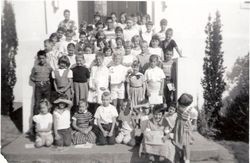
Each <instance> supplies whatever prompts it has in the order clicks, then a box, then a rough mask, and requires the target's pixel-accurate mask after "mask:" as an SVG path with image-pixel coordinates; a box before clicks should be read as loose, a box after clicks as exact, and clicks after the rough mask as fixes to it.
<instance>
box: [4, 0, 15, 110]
mask: <svg viewBox="0 0 250 163" xmlns="http://www.w3.org/2000/svg"><path fill="white" fill-rule="evenodd" d="M1 24H2V25H1V28H2V30H1V34H2V41H1V53H2V56H1V65H2V66H1V71H2V72H1V73H2V75H1V80H2V82H1V83H2V84H1V91H2V96H1V111H2V114H9V113H10V112H11V111H12V109H13V106H12V105H13V100H14V95H13V88H14V85H15V83H16V80H17V79H16V75H15V68H16V62H15V55H16V54H17V46H18V40H17V33H16V25H15V24H16V21H15V14H14V11H13V8H12V4H11V3H10V2H9V1H7V0H5V1H4V8H3V14H2V18H1Z"/></svg>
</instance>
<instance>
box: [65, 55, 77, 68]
mask: <svg viewBox="0 0 250 163" xmlns="http://www.w3.org/2000/svg"><path fill="white" fill-rule="evenodd" d="M67 57H68V58H69V62H70V66H69V67H71V66H72V65H75V64H76V55H75V54H73V55H72V56H69V55H67Z"/></svg>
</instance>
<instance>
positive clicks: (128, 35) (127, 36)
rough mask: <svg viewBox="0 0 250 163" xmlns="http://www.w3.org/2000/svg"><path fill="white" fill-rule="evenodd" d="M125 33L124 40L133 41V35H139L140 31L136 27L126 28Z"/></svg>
mask: <svg viewBox="0 0 250 163" xmlns="http://www.w3.org/2000/svg"><path fill="white" fill-rule="evenodd" d="M123 35H124V41H131V39H132V37H133V36H135V35H139V32H138V30H137V29H135V28H131V29H126V28H125V29H124V30H123Z"/></svg>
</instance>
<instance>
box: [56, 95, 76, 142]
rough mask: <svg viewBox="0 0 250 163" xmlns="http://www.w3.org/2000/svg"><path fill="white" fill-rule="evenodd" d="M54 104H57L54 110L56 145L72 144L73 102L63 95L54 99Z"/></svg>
mask: <svg viewBox="0 0 250 163" xmlns="http://www.w3.org/2000/svg"><path fill="white" fill-rule="evenodd" d="M54 104H56V105H57V106H56V108H55V110H54V112H53V120H54V134H55V145H56V146H70V144H71V129H70V109H71V107H72V102H71V101H70V100H67V99H66V98H65V97H63V96H62V97H59V98H58V99H57V100H56V101H54Z"/></svg>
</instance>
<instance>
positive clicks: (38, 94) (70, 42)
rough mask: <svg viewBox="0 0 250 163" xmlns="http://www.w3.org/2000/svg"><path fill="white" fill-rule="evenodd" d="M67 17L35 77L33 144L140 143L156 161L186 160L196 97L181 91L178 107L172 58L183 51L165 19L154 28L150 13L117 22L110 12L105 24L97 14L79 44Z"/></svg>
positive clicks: (82, 32) (41, 56) (46, 45)
mask: <svg viewBox="0 0 250 163" xmlns="http://www.w3.org/2000/svg"><path fill="white" fill-rule="evenodd" d="M64 17H65V20H63V21H62V22H60V24H59V27H58V30H57V32H56V33H53V34H51V36H50V38H49V39H46V40H45V41H44V50H40V51H38V53H37V59H36V60H37V61H36V62H35V66H34V67H33V69H32V73H31V77H30V79H31V81H33V82H34V83H35V93H34V97H35V106H34V116H33V121H34V123H35V131H36V142H35V146H36V147H41V146H44V145H45V146H50V145H52V143H53V142H54V144H55V145H56V146H70V145H71V143H72V144H74V145H77V144H85V143H92V144H95V143H96V144H97V145H106V144H109V145H113V144H115V143H124V144H127V145H130V146H135V145H136V144H139V145H140V151H141V152H140V153H145V154H148V155H149V159H150V160H151V161H152V162H153V161H155V157H156V156H157V157H158V156H159V159H160V160H164V159H168V160H169V161H172V162H173V161H174V157H175V156H177V155H178V154H179V155H180V158H182V159H183V158H184V160H186V162H188V160H189V154H188V152H189V141H188V140H189V139H190V138H189V137H190V135H191V134H190V132H191V128H192V125H191V121H192V120H193V119H195V116H190V115H192V114H191V112H192V109H190V107H188V106H189V105H190V104H191V103H192V100H193V99H192V96H191V95H189V94H183V95H182V96H181V97H180V98H179V99H178V107H177V105H176V101H177V100H176V95H175V81H176V79H175V69H176V68H175V62H174V61H173V59H172V56H173V50H174V49H176V51H177V52H178V54H179V55H180V56H181V52H180V50H179V48H178V46H177V44H176V43H175V41H174V40H173V39H172V35H173V30H172V29H170V28H168V29H167V28H166V27H167V20H166V19H162V20H161V22H160V26H161V30H160V31H159V32H155V31H154V26H153V23H152V21H150V17H149V16H148V15H145V16H141V17H139V16H138V15H131V16H127V14H126V13H121V15H120V21H117V16H116V13H111V15H110V17H107V18H106V23H103V22H102V20H101V15H100V14H99V13H96V14H95V15H94V25H93V24H87V23H86V22H85V21H83V22H82V24H81V25H80V28H79V41H78V40H77V32H76V29H77V27H76V26H75V23H74V21H73V20H71V19H70V11H69V10H65V11H64ZM139 19H140V20H139ZM105 26H107V27H105ZM51 103H54V105H53V106H51ZM176 108H177V113H175V112H176ZM165 111H168V112H165ZM51 113H52V114H51ZM192 117H193V118H192ZM52 131H53V132H52ZM175 160H177V159H176V158H175Z"/></svg>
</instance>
